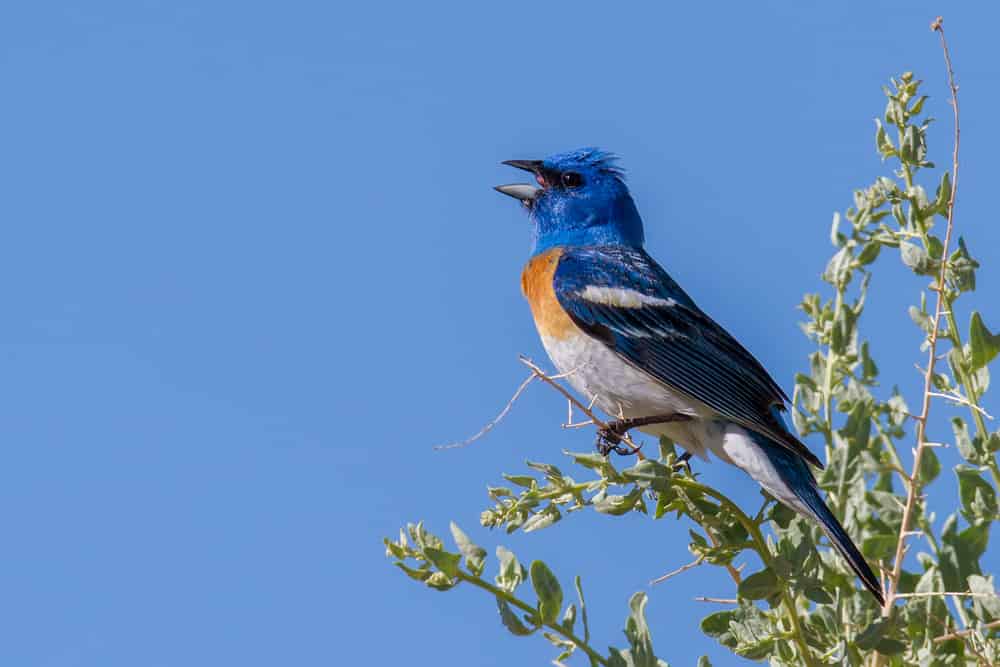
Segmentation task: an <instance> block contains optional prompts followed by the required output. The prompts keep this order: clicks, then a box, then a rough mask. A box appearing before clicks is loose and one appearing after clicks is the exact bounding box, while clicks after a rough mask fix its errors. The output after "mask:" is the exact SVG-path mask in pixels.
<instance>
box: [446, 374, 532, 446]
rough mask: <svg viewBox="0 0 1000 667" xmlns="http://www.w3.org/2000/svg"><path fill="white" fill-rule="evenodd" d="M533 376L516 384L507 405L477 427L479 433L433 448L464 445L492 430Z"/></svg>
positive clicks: (512, 405)
mask: <svg viewBox="0 0 1000 667" xmlns="http://www.w3.org/2000/svg"><path fill="white" fill-rule="evenodd" d="M535 377H536V376H535V374H534V373H532V374H531V375H529V376H528V377H527V378H526V379H525V380H524V382H522V383H521V384H520V386H518V388H517V391H515V392H514V395H513V396H511V397H510V400H509V401H507V405H505V406H504V408H503V410H501V411H500V414H498V415H497V416H496V417H494V418H493V419H492V420H491V421H490V422H489V423H487V424H486V426H484V427H482V428H481V429H479V433H476V434H475V435H474V436H472V437H471V438H466V439H465V440H460V441H459V442H452V443H449V444H447V445H436V446H435V447H434V449H436V450H442V449H457V448H459V447H466V446H468V445H471V444H472V443H474V442H475V441H476V440H479V439H480V438H481V437H483V436H484V435H486V434H487V433H489V432H490V431H492V430H493V427H494V426H496V425H497V424H499V423H500V421H501V420H502V419H503V418H504V417H506V416H507V413H508V412H510V409H511V408H513V407H514V402H515V401H517V399H518V398H520V396H521V394H523V393H524V390H525V389H527V388H528V385H529V384H531V383H532V382H533V381H534V379H535Z"/></svg>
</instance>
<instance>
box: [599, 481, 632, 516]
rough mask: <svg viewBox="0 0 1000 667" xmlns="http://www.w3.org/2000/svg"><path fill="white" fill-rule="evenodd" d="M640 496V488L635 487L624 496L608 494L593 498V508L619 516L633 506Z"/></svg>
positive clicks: (602, 512)
mask: <svg viewBox="0 0 1000 667" xmlns="http://www.w3.org/2000/svg"><path fill="white" fill-rule="evenodd" d="M641 498H642V489H641V488H639V487H636V488H634V489H632V491H630V492H629V493H628V495H625V496H619V495H614V494H608V495H605V496H603V497H601V498H598V499H595V500H594V510H596V511H598V512H600V513H601V514H610V515H612V516H621V515H622V514H626V513H628V512H630V511H631V510H632V508H634V507H635V504H636V503H637V502H638V501H639V500H640V499H641Z"/></svg>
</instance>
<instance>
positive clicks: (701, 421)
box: [542, 335, 728, 460]
mask: <svg viewBox="0 0 1000 667" xmlns="http://www.w3.org/2000/svg"><path fill="white" fill-rule="evenodd" d="M542 344H543V345H544V346H545V351H546V352H548V354H549V357H550V358H551V359H552V363H554V364H555V366H556V368H557V369H559V372H560V373H565V374H567V376H566V381H567V382H569V384H570V385H571V386H572V387H573V388H574V389H576V390H577V391H578V392H579V393H580V394H582V395H583V396H584V397H585V399H586V402H590V401H593V402H594V405H595V406H596V407H597V408H599V409H600V410H601V411H603V412H605V413H606V414H607V415H609V416H610V417H612V418H614V419H621V418H624V417H649V416H653V415H668V414H684V415H687V416H689V417H692V419H691V420H690V421H684V422H670V423H667V424H655V425H651V426H646V427H643V428H641V429H640V430H641V431H643V432H645V433H649V434H650V435H655V436H660V435H665V436H666V437H668V438H670V439H671V440H673V441H675V442H677V443H678V444H679V445H681V446H683V447H684V448H685V449H687V450H688V451H690V452H691V453H692V454H695V455H697V456H700V457H702V458H705V459H707V458H708V457H707V456H706V449H712V450H713V451H715V450H716V447H713V446H712V445H713V444H714V442H715V441H717V443H718V445H719V447H718V449H719V451H718V452H717V455H720V456H721V457H722V458H724V459H726V460H728V457H726V456H725V454H724V453H723V452H722V450H721V445H722V431H723V427H722V425H721V424H718V423H715V420H714V416H715V414H714V412H713V411H712V410H711V409H710V408H709V407H708V406H706V405H705V404H703V403H701V402H700V401H698V400H696V399H693V398H691V397H690V396H687V395H685V394H681V393H680V392H676V391H672V390H671V389H669V388H668V387H666V386H664V385H663V384H662V383H660V382H658V381H657V380H655V379H654V378H653V377H651V376H650V375H648V374H646V373H644V372H642V371H639V370H637V369H635V368H633V367H632V366H630V365H629V364H628V363H626V362H625V361H624V360H622V359H621V358H620V357H619V356H618V355H616V354H615V353H614V352H612V351H611V350H610V349H609V348H608V347H607V346H606V345H604V344H603V343H601V342H600V341H598V340H596V339H594V338H591V337H590V336H587V335H578V336H569V337H567V338H564V339H556V338H550V337H548V336H542Z"/></svg>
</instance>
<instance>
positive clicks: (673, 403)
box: [496, 148, 884, 603]
mask: <svg viewBox="0 0 1000 667" xmlns="http://www.w3.org/2000/svg"><path fill="white" fill-rule="evenodd" d="M504 164H506V165H510V166H511V167H516V168H518V169H523V170H525V171H528V172H531V174H533V176H534V180H535V182H536V183H537V185H536V184H526V183H519V184H513V185H501V186H498V187H497V188H496V189H497V190H498V191H499V192H502V193H503V194H506V195H510V196H511V197H514V198H515V199H518V200H520V201H521V202H522V204H523V205H524V207H525V209H526V210H527V213H528V216H529V217H530V218H531V222H532V253H531V259H530V260H529V261H528V263H527V265H526V266H525V267H524V271H523V273H522V275H521V287H522V290H523V292H524V295H525V297H527V299H528V302H529V303H530V305H531V312H532V315H534V319H535V324H536V326H537V328H538V333H539V334H540V335H541V338H542V343H543V345H544V346H545V350H546V352H548V355H549V357H550V358H551V359H552V362H553V363H554V364H555V366H556V367H557V368H558V369H559V371H560V373H566V374H567V381H568V382H569V383H570V384H571V385H572V386H573V388H574V389H576V390H577V391H579V392H580V393H582V394H584V395H585V396H586V397H587V398H588V400H594V404H595V405H596V406H597V407H599V408H600V409H601V410H603V411H604V412H606V413H608V414H609V415H612V416H615V417H618V420H617V421H614V422H611V424H610V425H609V428H608V429H606V430H605V431H604V432H602V433H601V434H600V435H599V440H598V447H599V449H601V451H602V453H604V454H607V453H608V452H609V451H611V450H616V451H619V452H620V453H621V452H622V451H623V450H622V449H621V448H622V445H621V444H620V440H621V438H620V436H622V435H623V434H624V433H625V432H626V431H627V430H629V429H630V428H638V429H639V430H641V431H643V432H645V433H649V434H651V435H655V436H660V435H664V436H666V437H668V438H670V439H671V440H673V441H675V442H677V443H678V444H680V445H681V446H683V447H684V448H685V450H686V451H687V455H688V456H690V455H691V454H693V455H696V456H699V457H701V458H704V459H706V460H707V459H708V453H709V452H711V453H712V454H714V455H715V456H717V457H718V458H720V459H722V460H723V461H725V462H727V463H731V464H733V465H735V466H737V467H739V468H741V469H743V470H744V471H745V472H746V473H747V474H748V475H750V477H752V478H753V479H754V480H756V481H757V482H758V483H759V484H760V485H761V486H763V487H764V488H765V489H766V490H767V491H768V492H769V493H770V494H771V495H772V496H774V497H775V498H777V499H778V500H779V501H781V502H782V503H784V504H785V505H787V506H788V507H790V508H792V509H794V510H796V511H797V512H799V513H801V514H803V515H804V516H806V517H809V518H811V519H814V520H815V521H818V522H819V524H820V525H821V526H822V528H823V530H824V531H825V532H826V535H827V536H828V537H829V539H830V541H831V542H832V544H833V545H834V547H836V549H837V551H838V552H839V553H840V555H841V556H843V558H844V559H845V560H846V562H847V563H848V565H850V567H851V569H852V570H854V572H855V573H856V574H857V575H858V577H859V578H860V579H861V582H862V583H863V584H864V585H865V587H866V588H867V589H868V590H869V591H871V593H872V595H874V596H875V597H876V598H877V599H878V601H879V603H883V601H884V598H883V594H882V587H881V585H880V583H879V580H878V578H877V577H876V576H875V574H874V573H873V572H872V570H871V568H870V567H869V566H868V563H867V562H866V561H865V559H864V556H862V555H861V552H860V551H859V550H858V548H857V547H856V546H855V545H854V543H853V542H852V541H851V538H850V537H848V535H847V533H846V532H845V531H844V528H843V527H842V526H841V525H840V522H839V521H837V518H836V517H835V516H834V515H833V513H832V512H831V511H830V509H829V508H828V507H827V505H826V503H825V502H824V501H823V498H822V497H821V496H820V492H819V488H818V486H817V484H816V479H815V477H813V474H812V471H811V470H810V469H809V465H813V466H816V467H818V468H822V467H823V464H822V462H821V461H820V460H819V459H818V458H817V457H816V456H815V455H814V454H813V453H812V452H811V451H809V449H808V448H807V447H806V446H805V445H804V444H802V442H801V441H800V440H799V439H798V438H797V437H796V436H795V434H794V433H792V432H791V430H789V428H788V427H787V426H786V424H785V421H784V419H783V417H782V412H784V411H785V409H786V403H787V402H788V397H787V396H786V395H785V393H784V392H783V391H782V390H781V387H779V386H778V384H777V383H776V382H775V381H774V380H773V379H772V378H771V376H770V375H768V373H767V371H766V370H764V367H763V366H761V364H760V362H758V361H757V360H756V359H755V358H754V357H753V355H751V354H750V353H749V352H747V350H746V349H745V348H744V347H743V346H742V345H740V344H739V342H737V341H736V339H735V338H733V337H732V336H731V335H730V334H729V333H728V332H727V331H726V330H725V329H723V328H722V327H721V326H719V325H718V324H717V323H716V322H715V321H714V320H712V318H710V317H709V316H708V315H706V314H705V313H704V312H702V310H701V309H700V308H698V306H697V305H695V303H694V301H692V300H691V297H690V296H688V295H687V293H685V292H684V290H682V289H681V288H680V286H679V285H678V284H677V283H676V282H675V281H674V280H673V279H672V278H671V277H670V276H669V275H668V274H667V272H666V271H664V270H663V268H662V267H660V265H659V264H657V263H656V261H655V260H654V259H653V258H652V257H650V256H649V255H648V254H647V253H646V251H645V250H644V249H643V228H642V219H641V218H640V217H639V211H638V210H637V209H636V206H635V202H633V201H632V197H631V195H630V194H629V191H628V187H627V186H626V185H625V180H624V176H623V173H622V171H621V169H620V168H619V167H617V166H616V159H615V157H614V156H613V155H611V154H610V153H606V152H604V151H601V150H598V149H594V148H584V149H580V150H575V151H570V152H568V153H560V154H558V155H553V156H551V157H549V158H547V159H544V160H509V161H507V162H504Z"/></svg>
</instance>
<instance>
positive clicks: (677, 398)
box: [542, 335, 811, 515]
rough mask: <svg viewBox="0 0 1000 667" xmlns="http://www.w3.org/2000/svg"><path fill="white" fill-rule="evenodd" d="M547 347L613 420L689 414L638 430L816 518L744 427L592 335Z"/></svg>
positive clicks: (562, 370)
mask: <svg viewBox="0 0 1000 667" xmlns="http://www.w3.org/2000/svg"><path fill="white" fill-rule="evenodd" d="M542 344H543V345H544V346H545V351H546V352H548V354H549V357H551V359H552V363H554V364H555V366H556V368H558V369H559V372H560V373H565V374H567V375H566V381H567V382H569V383H570V385H572V387H573V388H574V389H576V390H577V391H578V392H579V393H580V394H582V395H583V396H584V397H586V400H587V401H594V405H595V406H596V407H598V408H599V409H600V410H601V411H603V412H605V413H607V414H608V415H609V416H610V417H611V418H613V419H620V418H623V417H649V416H653V415H665V414H676V413H680V414H685V415H688V416H690V417H691V419H690V420H689V421H683V422H669V423H666V424H655V425H650V426H645V427H642V428H640V429H639V430H641V431H643V432H644V433H648V434H650V435H654V436H657V437H659V436H661V435H663V436H666V437H668V438H670V439H671V440H672V441H674V442H676V443H677V444H679V445H680V446H682V447H683V448H684V449H686V450H688V451H689V452H691V453H692V454H694V455H695V456H698V457H700V458H702V459H705V460H706V461H707V460H708V452H711V453H713V454H715V455H716V456H717V457H718V458H719V459H721V460H722V461H725V462H726V463H731V464H733V465H735V466H737V467H739V468H742V469H743V470H744V471H745V472H746V473H747V474H748V475H750V477H751V478H753V479H754V480H756V481H757V482H758V483H759V484H760V485H761V486H763V487H764V488H765V489H767V490H768V491H770V492H771V494H772V495H774V496H775V497H776V498H778V499H779V500H781V501H782V502H784V503H785V504H787V505H789V506H791V507H793V508H795V509H797V510H798V511H800V512H803V513H805V514H807V515H810V514H811V512H810V511H809V509H808V508H807V507H805V506H804V505H803V504H802V503H801V502H800V501H799V500H798V498H797V497H796V496H795V494H794V493H793V492H792V491H791V490H790V489H789V488H788V486H787V485H786V484H785V482H784V481H783V480H782V479H781V477H780V475H779V474H778V472H777V471H776V470H775V468H774V466H773V465H772V464H771V462H770V461H769V460H768V458H767V457H766V456H765V455H764V454H763V452H761V451H760V446H759V445H758V444H757V443H756V442H754V440H753V438H752V437H751V436H750V434H749V433H748V432H747V431H746V429H744V428H743V427H742V426H739V425H737V424H734V423H732V422H730V421H727V420H725V419H724V418H720V416H719V415H718V414H717V413H716V412H714V411H713V410H712V409H711V408H709V407H708V406H707V405H705V404H704V403H702V402H701V401H698V400H697V399H694V398H692V397H690V396H687V395H685V394H682V393H680V392H676V391H672V390H671V389H670V388H668V387H666V386H664V385H663V384H662V383H660V382H658V381H657V380H655V379H654V378H652V377H651V376H650V375H647V374H646V373H643V372H642V371H639V370H636V369H635V368H633V367H632V366H630V365H629V364H628V363H626V362H625V361H623V360H622V359H621V358H620V357H618V355H616V354H615V353H614V352H612V351H611V350H610V349H609V348H608V347H607V346H605V345H604V344H603V343H601V342H600V341H598V340H595V339H594V338H591V337H590V336H587V335H578V336H569V337H566V338H564V339H556V338H550V337H547V336H542Z"/></svg>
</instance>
